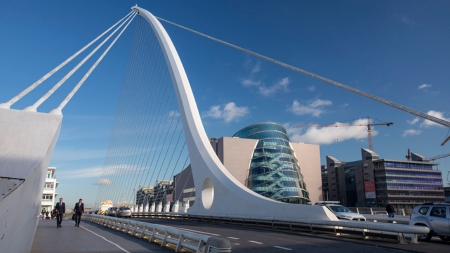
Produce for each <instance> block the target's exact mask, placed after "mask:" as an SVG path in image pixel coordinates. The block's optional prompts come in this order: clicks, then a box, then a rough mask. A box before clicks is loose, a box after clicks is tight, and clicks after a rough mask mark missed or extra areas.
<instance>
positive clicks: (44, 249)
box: [30, 219, 174, 253]
mask: <svg viewBox="0 0 450 253" xmlns="http://www.w3.org/2000/svg"><path fill="white" fill-rule="evenodd" d="M30 252H31V253H53V252H54V253H65V252H74V253H75V252H77V253H78V252H108V253H109V252H110V253H126V252H130V253H135V252H174V251H173V250H170V249H167V248H163V247H161V246H159V245H157V244H154V243H149V242H146V241H144V240H142V239H139V238H137V237H132V236H130V235H127V234H124V233H121V232H118V231H114V230H112V229H110V228H105V227H102V226H99V225H96V224H93V223H90V222H84V221H81V223H80V227H75V223H74V222H72V221H71V220H63V222H62V228H56V220H55V219H54V220H40V221H39V224H38V227H37V230H36V234H35V236H34V240H33V245H32V247H31V251H30Z"/></svg>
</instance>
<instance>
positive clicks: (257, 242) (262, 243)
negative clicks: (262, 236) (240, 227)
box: [248, 241, 263, 244]
mask: <svg viewBox="0 0 450 253" xmlns="http://www.w3.org/2000/svg"><path fill="white" fill-rule="evenodd" d="M248 242H251V243H256V244H263V243H262V242H257V241H248Z"/></svg>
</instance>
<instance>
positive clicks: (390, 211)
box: [386, 201, 395, 218]
mask: <svg viewBox="0 0 450 253" xmlns="http://www.w3.org/2000/svg"><path fill="white" fill-rule="evenodd" d="M386 212H387V213H388V216H389V218H394V216H395V209H394V207H393V206H392V205H391V203H389V201H388V202H387V203H386Z"/></svg>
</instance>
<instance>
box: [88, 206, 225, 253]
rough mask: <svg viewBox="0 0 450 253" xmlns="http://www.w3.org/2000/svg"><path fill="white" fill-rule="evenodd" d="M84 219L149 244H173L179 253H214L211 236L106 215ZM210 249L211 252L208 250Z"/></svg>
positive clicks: (89, 215) (222, 249)
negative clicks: (145, 240)
mask: <svg viewBox="0 0 450 253" xmlns="http://www.w3.org/2000/svg"><path fill="white" fill-rule="evenodd" d="M83 219H84V220H88V221H90V222H93V223H97V224H100V225H103V226H106V227H109V228H111V229H114V230H119V231H121V232H124V233H126V234H130V235H132V236H137V237H139V238H144V239H148V241H149V242H157V241H159V243H160V244H161V246H167V245H168V244H171V245H173V246H174V247H175V251H177V252H178V251H181V250H182V249H189V250H193V251H195V252H199V253H200V252H212V251H210V250H211V247H213V245H208V244H207V242H208V239H209V238H211V236H207V235H202V234H198V233H193V232H189V231H186V230H180V229H175V228H172V227H167V226H162V225H157V224H152V223H147V222H139V221H135V220H130V219H121V218H114V217H108V216H104V215H91V214H87V215H83ZM220 240H226V239H220ZM228 243H229V242H228ZM172 248H173V247H172ZM208 248H209V250H207V249H208ZM215 250H221V251H217V252H231V247H229V248H221V249H218V248H215Z"/></svg>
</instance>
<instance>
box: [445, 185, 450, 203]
mask: <svg viewBox="0 0 450 253" xmlns="http://www.w3.org/2000/svg"><path fill="white" fill-rule="evenodd" d="M444 194H445V202H447V203H450V187H444Z"/></svg>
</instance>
